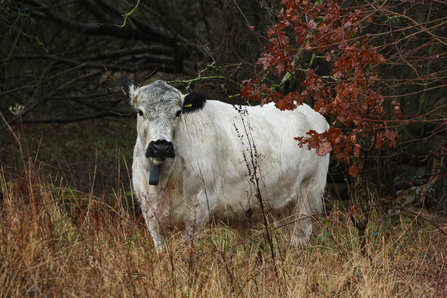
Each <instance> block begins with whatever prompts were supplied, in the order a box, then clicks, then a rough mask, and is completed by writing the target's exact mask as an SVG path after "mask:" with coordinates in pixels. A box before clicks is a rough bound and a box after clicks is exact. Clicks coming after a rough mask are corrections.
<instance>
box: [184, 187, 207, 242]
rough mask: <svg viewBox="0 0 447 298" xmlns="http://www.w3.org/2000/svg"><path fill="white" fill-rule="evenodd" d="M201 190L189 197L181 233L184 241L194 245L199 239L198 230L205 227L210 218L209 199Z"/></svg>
mask: <svg viewBox="0 0 447 298" xmlns="http://www.w3.org/2000/svg"><path fill="white" fill-rule="evenodd" d="M208 199H209V198H208V197H207V196H206V195H205V192H204V191H203V190H202V191H200V192H199V193H198V194H197V195H196V196H193V197H192V198H190V201H189V202H191V204H188V207H187V208H188V217H187V222H186V226H185V231H184V233H183V238H184V240H185V242H187V243H188V244H191V245H193V246H195V245H196V244H197V242H198V240H199V235H200V232H201V231H202V230H203V229H204V228H205V226H206V225H207V224H208V222H209V219H210V210H209V208H210V207H209V206H210V204H209V201H208Z"/></svg>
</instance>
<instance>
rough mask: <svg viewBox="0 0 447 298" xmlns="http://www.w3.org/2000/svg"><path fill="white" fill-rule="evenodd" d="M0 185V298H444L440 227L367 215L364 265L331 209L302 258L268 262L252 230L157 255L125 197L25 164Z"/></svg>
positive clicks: (292, 252)
mask: <svg viewBox="0 0 447 298" xmlns="http://www.w3.org/2000/svg"><path fill="white" fill-rule="evenodd" d="M0 184H1V191H2V194H3V198H2V201H1V203H0V297H446V296H447V236H446V234H445V232H444V231H445V230H446V229H447V225H445V224H444V223H442V222H441V221H436V220H435V219H433V218H425V217H424V219H423V218H422V217H421V216H416V215H414V214H411V215H410V214H409V215H408V216H406V215H405V214H404V213H392V214H391V213H387V212H384V211H381V210H379V209H377V210H373V212H372V213H371V215H370V220H369V225H368V229H367V233H366V247H365V248H366V254H365V255H363V254H362V253H361V251H360V246H359V237H358V231H357V229H356V228H355V227H354V226H353V224H352V222H351V220H350V219H349V216H348V211H345V210H339V209H337V208H334V210H332V211H331V212H330V213H328V216H327V217H326V218H324V219H320V220H319V221H317V222H316V224H317V225H318V226H319V227H320V231H319V232H318V234H317V235H316V236H315V238H314V239H312V241H311V243H310V244H309V245H308V246H306V247H302V248H292V247H288V246H287V245H285V244H284V243H283V242H282V241H281V235H279V234H274V237H273V238H274V243H273V244H274V252H273V254H272V253H271V251H270V248H269V245H267V244H266V240H265V237H264V233H263V230H262V229H261V230H252V231H250V232H249V233H247V232H245V233H240V232H238V231H236V230H232V229H229V228H227V227H225V226H223V225H219V224H216V225H212V226H211V227H209V228H208V229H207V230H206V231H204V232H203V233H202V234H201V236H200V239H199V241H198V245H197V246H195V247H191V246H190V245H188V244H185V243H183V242H182V241H181V237H179V236H178V235H173V237H172V240H171V242H170V247H169V250H167V251H166V252H163V253H159V254H158V253H156V252H155V250H154V249H153V246H152V242H151V240H150V235H149V233H148V231H147V229H146V228H145V225H144V222H143V221H142V219H141V218H140V217H139V216H138V215H135V214H133V213H132V212H129V211H128V210H126V208H125V204H124V202H125V201H126V200H125V197H124V195H125V192H124V191H117V192H116V193H115V194H114V195H113V196H114V198H112V199H111V198H110V194H109V195H108V196H109V198H106V196H103V197H98V196H93V195H91V194H88V193H83V192H79V191H76V190H75V189H72V188H70V186H69V185H66V184H64V182H63V180H62V179H58V178H57V177H56V178H54V177H53V178H52V177H48V176H45V175H41V174H40V173H39V170H38V169H36V168H35V165H34V164H32V163H29V164H28V166H27V167H26V170H24V173H23V178H22V179H18V180H15V181H13V182H11V181H6V180H5V175H4V173H3V172H1V173H0ZM111 202H113V203H111ZM426 216H428V215H426ZM426 219H427V220H426Z"/></svg>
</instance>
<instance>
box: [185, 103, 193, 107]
mask: <svg viewBox="0 0 447 298" xmlns="http://www.w3.org/2000/svg"><path fill="white" fill-rule="evenodd" d="M183 107H184V108H190V107H192V103H189V104H186V105H184V106H183Z"/></svg>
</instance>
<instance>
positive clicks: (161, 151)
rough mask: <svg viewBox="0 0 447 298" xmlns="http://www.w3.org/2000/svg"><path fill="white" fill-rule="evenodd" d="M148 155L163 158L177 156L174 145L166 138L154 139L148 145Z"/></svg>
mask: <svg viewBox="0 0 447 298" xmlns="http://www.w3.org/2000/svg"><path fill="white" fill-rule="evenodd" d="M146 157H148V158H149V157H154V158H159V159H161V160H163V159H165V158H167V157H169V158H174V157H175V151H174V145H173V144H172V142H169V141H166V140H157V141H152V142H150V143H149V146H147V150H146Z"/></svg>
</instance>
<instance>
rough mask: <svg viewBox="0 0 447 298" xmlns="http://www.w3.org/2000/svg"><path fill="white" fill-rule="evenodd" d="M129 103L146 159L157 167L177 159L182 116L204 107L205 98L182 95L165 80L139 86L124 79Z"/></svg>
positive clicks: (194, 94) (125, 92) (192, 94)
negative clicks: (177, 134)
mask: <svg viewBox="0 0 447 298" xmlns="http://www.w3.org/2000/svg"><path fill="white" fill-rule="evenodd" d="M122 84H123V93H124V96H125V100H126V102H128V103H130V105H131V106H132V107H134V108H135V110H136V111H137V113H138V116H137V117H138V120H137V132H138V136H139V138H140V141H141V142H142V144H143V146H144V148H145V150H146V157H147V158H150V159H151V162H152V163H153V164H154V165H159V164H161V163H162V162H163V161H164V160H165V159H166V158H174V157H175V146H174V144H175V141H174V138H175V134H176V128H177V127H178V122H179V118H180V116H181V114H183V113H191V112H194V111H198V110H200V109H202V108H203V106H204V105H205V101H206V98H205V95H203V94H201V93H191V94H188V95H183V94H182V93H181V92H180V91H179V90H177V89H176V88H174V87H172V86H170V85H168V84H167V83H166V82H164V81H155V82H153V83H152V84H149V85H147V86H143V87H136V86H135V85H134V84H132V83H131V82H130V81H129V80H128V79H127V78H125V77H124V78H122Z"/></svg>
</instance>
